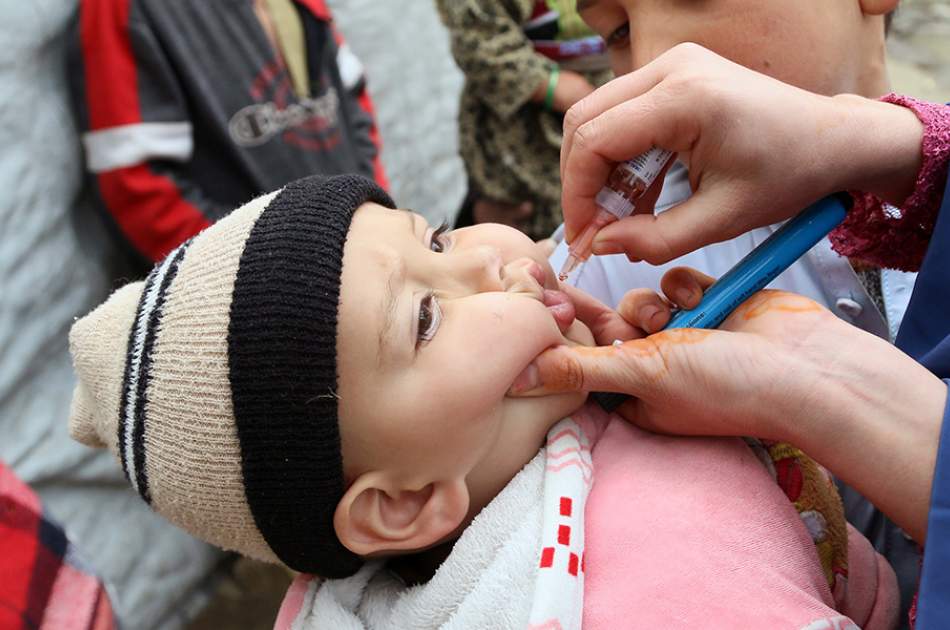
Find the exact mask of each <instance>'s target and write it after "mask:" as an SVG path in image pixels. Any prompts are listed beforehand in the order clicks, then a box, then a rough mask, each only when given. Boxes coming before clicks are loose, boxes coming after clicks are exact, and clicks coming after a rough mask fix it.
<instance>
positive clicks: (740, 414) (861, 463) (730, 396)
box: [512, 271, 947, 542]
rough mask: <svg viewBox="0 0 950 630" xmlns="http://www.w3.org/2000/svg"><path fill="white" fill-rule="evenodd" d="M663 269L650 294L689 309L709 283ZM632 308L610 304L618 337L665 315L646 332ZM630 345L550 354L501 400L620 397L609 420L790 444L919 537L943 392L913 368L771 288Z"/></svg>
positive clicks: (880, 344)
mask: <svg viewBox="0 0 950 630" xmlns="http://www.w3.org/2000/svg"><path fill="white" fill-rule="evenodd" d="M677 273H678V274H680V276H679V279H678V280H676V281H675V282H670V281H669V280H666V283H667V286H665V287H664V292H665V293H667V294H668V295H670V296H673V297H675V296H677V295H682V296H683V297H684V298H686V299H685V300H682V301H680V300H677V303H678V304H679V305H680V306H683V307H686V308H689V307H692V306H695V305H696V303H697V302H698V301H699V299H700V295H701V291H699V286H707V285H708V283H709V281H710V280H711V279H709V278H708V277H705V276H702V275H700V274H697V273H691V274H690V273H684V272H683V271H678V272H677ZM679 285H686V288H687V289H688V290H687V292H686V293H682V292H681V291H680V290H679V289H681V288H683V287H682V286H679ZM687 294H688V295H687ZM627 301H628V300H627V298H625V299H624V302H627ZM633 302H635V303H636V306H635V307H631V306H630V305H625V304H621V306H620V307H619V309H618V310H619V311H620V312H622V313H626V318H627V321H628V323H630V324H631V326H632V329H634V330H638V329H644V328H646V329H656V328H657V327H661V326H663V325H665V324H666V321H667V320H668V318H669V309H668V307H666V308H661V311H660V313H659V314H658V315H656V316H655V317H656V319H653V320H651V321H650V322H649V323H647V322H644V321H643V320H642V316H641V315H640V313H641V312H642V310H643V306H645V305H646V304H647V302H646V298H645V296H644V294H642V293H637V294H635V299H634V300H632V301H631V303H633ZM664 303H665V302H664V301H663V300H660V299H659V298H656V302H655V303H654V305H657V304H664ZM578 317H580V318H582V313H581V312H580V310H579V311H578ZM600 317H601V318H604V317H605V316H604V315H603V314H601V315H600ZM633 337H634V338H633V339H632V340H630V341H626V342H625V343H623V344H622V345H620V346H619V347H613V346H606V347H600V348H570V347H566V346H564V347H558V348H554V349H551V350H549V351H547V352H545V353H544V354H542V355H541V356H540V357H538V359H537V360H536V361H535V363H534V364H533V366H532V367H531V368H529V369H528V370H526V372H525V374H524V375H523V376H524V377H525V378H520V379H519V380H518V382H517V383H516V385H515V387H514V390H513V392H512V394H514V395H543V394H548V393H553V392H560V391H611V392H622V393H626V394H630V395H632V396H634V397H635V398H633V399H631V400H630V401H628V402H626V403H624V405H622V406H621V407H620V409H619V410H618V412H619V413H620V414H621V415H622V416H624V417H625V418H626V419H628V420H630V421H631V422H634V423H636V424H638V425H640V426H642V427H644V428H646V429H650V430H653V431H657V432H663V433H675V434H683V435H725V436H743V435H748V436H755V437H762V438H769V439H775V440H782V441H787V442H791V443H793V444H795V445H797V446H799V447H801V448H802V449H803V450H805V451H806V452H807V453H808V454H809V455H811V456H812V457H814V458H815V459H816V460H817V461H818V462H820V463H821V464H823V465H824V466H825V467H827V468H828V469H829V470H831V471H832V472H833V473H835V474H836V475H837V476H839V477H840V478H841V479H843V480H844V481H845V482H847V483H848V484H850V485H852V486H853V487H855V488H856V489H857V490H858V491H860V492H862V493H863V494H865V496H867V497H868V498H869V499H871V500H872V501H873V502H874V503H875V504H876V505H878V506H879V507H880V508H881V509H882V510H884V511H885V513H887V514H888V515H889V516H890V517H891V518H892V519H893V520H894V521H895V522H897V523H898V524H899V525H901V526H902V527H904V528H905V529H906V530H907V531H908V532H909V533H911V535H912V536H914V537H915V539H916V540H917V541H919V542H923V541H924V539H925V536H926V520H927V512H928V506H929V499H930V483H931V479H932V475H933V466H934V462H935V460H936V450H937V444H938V443H939V430H940V423H941V420H942V418H943V412H944V407H945V404H946V394H947V388H946V386H945V385H944V383H943V382H942V381H940V380H939V379H937V378H936V377H935V376H933V375H932V374H931V373H930V372H928V371H927V370H925V369H924V368H923V367H921V366H920V365H919V364H918V363H917V362H915V361H914V360H913V359H911V358H910V357H908V356H906V355H905V354H903V353H902V352H900V351H899V350H897V349H896V348H894V347H893V346H892V345H890V344H889V343H887V342H886V341H884V340H882V339H879V338H877V337H874V336H873V335H870V334H868V333H866V332H864V331H862V330H859V329H857V328H855V327H853V326H851V325H849V324H847V323H845V322H843V321H842V320H840V319H838V318H837V317H835V316H834V315H832V314H831V313H830V312H829V311H827V310H826V309H824V308H823V307H821V306H819V305H818V304H816V303H815V302H813V301H811V300H809V299H808V298H804V297H802V296H799V295H795V294H791V293H784V292H777V291H763V292H760V293H758V294H756V295H754V296H753V297H752V298H750V299H749V300H748V301H746V302H745V303H744V304H743V305H741V306H740V307H739V308H738V309H737V310H736V311H735V312H733V314H732V315H731V316H730V317H729V318H727V319H726V321H725V322H724V323H723V325H722V327H721V328H720V329H718V330H693V329H680V330H668V331H662V332H659V333H657V334H653V335H651V336H649V337H644V338H636V335H633ZM602 342H603V341H602V339H601V343H602Z"/></svg>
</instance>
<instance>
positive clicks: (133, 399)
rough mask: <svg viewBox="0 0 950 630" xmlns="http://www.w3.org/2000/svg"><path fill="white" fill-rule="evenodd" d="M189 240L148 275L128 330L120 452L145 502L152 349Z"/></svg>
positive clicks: (124, 467)
mask: <svg viewBox="0 0 950 630" xmlns="http://www.w3.org/2000/svg"><path fill="white" fill-rule="evenodd" d="M190 243H191V241H190V240H189V241H187V242H185V243H184V244H182V245H181V246H179V247H178V248H177V249H176V250H175V251H173V252H172V253H170V254H169V255H168V256H167V257H166V258H165V259H164V260H163V261H162V262H161V263H159V264H157V265H156V266H155V267H154V268H153V269H152V271H151V273H149V274H148V278H147V279H146V281H145V287H144V288H143V290H142V295H141V296H140V297H139V304H138V308H137V309H136V311H135V320H134V321H133V323H132V330H131V331H130V332H129V342H128V350H127V352H126V360H125V375H124V378H123V381H122V398H121V400H120V401H119V453H120V458H121V460H122V470H123V471H124V472H125V476H126V477H127V478H128V480H129V481H130V482H131V483H132V487H133V488H135V490H136V491H138V493H139V495H140V496H141V497H142V499H144V500H145V502H146V503H151V502H152V496H151V493H150V492H149V489H148V475H147V474H146V471H145V410H146V403H147V400H148V397H147V394H148V384H149V379H150V377H151V367H152V348H153V347H154V345H155V336H156V335H157V334H158V327H159V324H160V322H161V318H162V310H163V307H164V305H165V296H166V294H167V292H168V287H169V286H170V285H171V283H172V280H174V279H175V276H176V275H177V273H178V268H179V266H180V264H181V259H182V258H183V257H184V255H185V250H186V249H187V248H188V245H189V244H190Z"/></svg>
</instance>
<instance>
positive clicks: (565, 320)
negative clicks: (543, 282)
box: [543, 290, 577, 334]
mask: <svg viewBox="0 0 950 630" xmlns="http://www.w3.org/2000/svg"><path fill="white" fill-rule="evenodd" d="M543 301H544V305H545V306H546V307H547V308H548V311H549V312H550V313H551V316H552V317H554V321H555V322H557V327H558V328H559V329H560V330H561V334H564V332H565V331H567V329H568V328H570V327H571V324H573V323H574V318H575V317H576V316H577V314H576V311H575V309H574V303H573V302H572V301H571V298H570V297H568V295H567V294H566V293H564V292H563V291H551V290H545V291H544V300H543Z"/></svg>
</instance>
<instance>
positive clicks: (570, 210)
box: [561, 44, 923, 264]
mask: <svg viewBox="0 0 950 630" xmlns="http://www.w3.org/2000/svg"><path fill="white" fill-rule="evenodd" d="M922 133H923V129H922V126H921V124H920V122H919V121H918V120H917V117H916V116H915V115H914V114H913V112H911V111H910V110H907V109H905V108H902V107H898V106H895V105H890V104H886V103H880V102H877V101H872V100H868V99H864V98H860V97H856V96H850V95H842V96H837V97H826V96H820V95H816V94H813V93H810V92H806V91H804V90H801V89H798V88H796V87H793V86H790V85H787V84H785V83H782V82H780V81H777V80H775V79H772V78H770V77H768V76H766V75H763V74H759V73H757V72H754V71H752V70H749V69H747V68H745V67H743V66H740V65H738V64H735V63H732V62H731V61H728V60H726V59H724V58H722V57H720V56H718V55H716V54H714V53H712V52H710V51H708V50H706V49H704V48H702V47H700V46H697V45H695V44H681V45H679V46H676V47H675V48H673V49H671V50H669V51H668V52H666V53H664V54H663V55H661V56H660V57H658V58H656V59H655V60H654V61H652V62H651V63H649V64H647V65H646V66H644V67H643V68H641V69H640V70H637V71H636V72H633V73H630V74H628V75H625V76H622V77H619V78H617V79H615V80H613V81H611V82H610V83H608V84H606V85H604V86H603V87H601V88H599V89H598V90H596V91H595V92H594V93H593V94H591V95H590V96H588V97H587V98H585V99H583V100H581V101H580V102H578V103H577V104H576V105H574V107H572V108H571V109H570V110H569V111H568V113H567V116H566V118H565V122H564V144H563V146H562V149H561V180H562V182H563V199H562V202H563V207H564V215H565V222H566V225H567V239H568V241H570V240H571V239H573V238H574V237H575V236H576V235H577V234H578V233H579V232H580V230H581V229H583V227H584V226H585V225H586V224H587V223H588V222H589V221H590V219H591V217H592V216H593V214H594V212H595V205H594V198H595V196H596V194H597V192H598V191H599V190H600V189H601V188H602V187H603V185H604V183H605V182H606V181H607V177H608V175H609V173H610V171H611V169H612V168H613V167H614V165H615V164H616V163H617V162H620V161H623V160H626V159H629V158H631V157H633V156H636V155H639V154H641V153H643V152H644V151H646V150H648V149H650V148H651V147H654V146H657V147H662V148H664V149H668V150H671V151H675V152H677V153H678V154H679V159H680V160H681V161H683V162H684V163H685V164H686V165H687V167H688V168H689V174H690V184H691V186H692V188H693V191H694V195H693V196H692V197H691V198H690V199H689V200H688V201H685V202H683V203H682V204H679V205H678V206H676V207H674V208H672V209H670V210H668V211H666V212H664V213H662V214H660V215H659V216H656V217H654V216H653V203H654V201H655V198H656V194H653V195H652V196H650V195H648V196H647V197H645V198H644V199H643V200H642V201H641V203H640V204H639V206H638V208H637V214H635V215H634V216H632V217H628V218H627V219H624V220H621V221H618V222H616V223H614V224H612V225H609V226H607V227H606V228H604V229H602V230H601V231H600V233H599V234H598V235H597V238H596V240H595V243H594V253H597V254H607V253H621V252H623V253H626V254H627V255H628V256H629V257H631V258H632V259H642V260H646V261H649V262H651V263H654V264H659V263H664V262H667V261H669V260H671V259H673V258H676V257H677V256H680V255H683V254H685V253H688V252H690V251H693V250H695V249H698V248H699V247H702V246H704V245H708V244H710V243H713V242H717V241H722V240H726V239H728V238H732V237H735V236H738V235H739V234H742V233H743V232H745V231H747V230H749V229H752V228H755V227H759V226H763V225H767V224H771V223H775V222H778V221H781V220H783V219H787V218H789V217H790V216H792V215H793V214H795V213H796V212H798V211H800V210H801V209H802V208H804V207H806V206H807V205H808V204H810V203H812V202H814V201H815V200H817V199H819V198H821V197H823V196H825V195H828V194H830V193H833V192H836V191H839V190H854V189H857V190H864V191H869V192H872V193H875V194H877V195H878V196H880V197H882V198H884V199H885V200H887V201H890V202H892V203H895V204H900V203H901V202H902V201H903V200H904V199H905V198H906V196H907V195H908V194H909V193H910V192H911V191H912V190H913V185H914V181H915V178H916V174H917V171H918V169H919V166H920V160H921V155H920V146H921V138H922Z"/></svg>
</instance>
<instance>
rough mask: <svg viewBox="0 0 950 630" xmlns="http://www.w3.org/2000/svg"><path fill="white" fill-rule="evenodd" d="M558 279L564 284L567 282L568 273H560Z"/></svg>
mask: <svg viewBox="0 0 950 630" xmlns="http://www.w3.org/2000/svg"><path fill="white" fill-rule="evenodd" d="M557 279H558V280H560V281H561V282H564V281H565V280H567V274H566V273H559V274H557Z"/></svg>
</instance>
